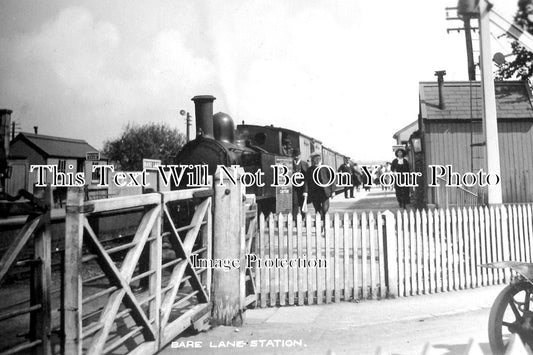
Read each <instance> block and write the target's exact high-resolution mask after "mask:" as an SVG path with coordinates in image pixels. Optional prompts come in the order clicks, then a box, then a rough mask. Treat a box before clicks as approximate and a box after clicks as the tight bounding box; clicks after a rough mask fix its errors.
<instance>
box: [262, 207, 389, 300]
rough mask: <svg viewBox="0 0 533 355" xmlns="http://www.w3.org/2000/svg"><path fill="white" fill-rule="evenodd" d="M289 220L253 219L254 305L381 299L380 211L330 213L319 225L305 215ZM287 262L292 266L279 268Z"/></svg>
mask: <svg viewBox="0 0 533 355" xmlns="http://www.w3.org/2000/svg"><path fill="white" fill-rule="evenodd" d="M289 217H290V218H287V215H282V214H279V215H271V216H270V217H269V218H268V219H265V217H264V216H263V215H261V216H260V217H259V235H258V241H257V245H256V255H257V258H258V262H256V263H255V268H256V272H255V275H256V284H257V285H258V286H259V290H258V296H259V297H258V298H259V302H258V304H259V306H261V307H266V306H275V305H281V306H284V305H294V304H298V305H303V304H321V303H330V302H339V301H350V300H358V299H361V298H378V297H380V298H381V297H385V295H386V294H387V287H386V282H385V277H386V270H385V267H386V262H385V255H384V250H385V247H384V245H383V241H384V232H383V231H384V230H383V227H384V223H383V220H384V219H383V218H384V215H383V214H382V213H377V214H374V213H368V214H367V213H364V212H363V213H362V214H357V213H354V214H344V216H343V217H342V218H341V217H340V216H339V215H338V214H335V215H334V216H333V219H331V216H330V215H329V214H328V215H326V218H325V223H324V226H322V224H323V223H322V221H321V220H320V215H310V214H307V215H306V217H305V219H304V220H302V218H301V216H300V215H298V216H297V218H296V221H294V220H293V218H292V216H291V215H289ZM354 251H355V252H354ZM259 260H260V262H259ZM276 262H277V263H278V267H276V265H275V263H276ZM290 262H292V264H293V265H292V267H291V266H290V265H286V266H283V265H282V264H280V263H287V264H288V263H290ZM270 263H274V267H269V266H270Z"/></svg>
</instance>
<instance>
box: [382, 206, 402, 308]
mask: <svg viewBox="0 0 533 355" xmlns="http://www.w3.org/2000/svg"><path fill="white" fill-rule="evenodd" d="M382 215H383V216H385V252H386V263H387V264H386V266H387V267H386V270H387V271H386V283H387V288H388V294H389V297H392V298H396V297H398V260H397V257H396V256H397V252H398V245H397V242H398V236H397V235H396V221H395V219H394V214H393V213H392V212H391V211H385V212H383V214H382Z"/></svg>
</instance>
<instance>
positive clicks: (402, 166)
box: [391, 149, 411, 208]
mask: <svg viewBox="0 0 533 355" xmlns="http://www.w3.org/2000/svg"><path fill="white" fill-rule="evenodd" d="M395 155H396V159H394V160H393V161H392V164H391V171H392V172H395V173H408V172H409V171H410V169H409V162H408V161H407V159H405V158H404V157H405V155H406V153H405V150H403V149H398V150H396V152H395ZM398 180H402V179H400V178H399V177H396V179H395V183H394V190H396V199H397V200H398V204H399V205H400V208H407V205H408V204H410V203H411V198H410V193H411V191H410V189H409V187H405V186H399V185H398Z"/></svg>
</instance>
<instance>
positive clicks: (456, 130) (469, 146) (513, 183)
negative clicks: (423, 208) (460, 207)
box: [416, 81, 533, 205]
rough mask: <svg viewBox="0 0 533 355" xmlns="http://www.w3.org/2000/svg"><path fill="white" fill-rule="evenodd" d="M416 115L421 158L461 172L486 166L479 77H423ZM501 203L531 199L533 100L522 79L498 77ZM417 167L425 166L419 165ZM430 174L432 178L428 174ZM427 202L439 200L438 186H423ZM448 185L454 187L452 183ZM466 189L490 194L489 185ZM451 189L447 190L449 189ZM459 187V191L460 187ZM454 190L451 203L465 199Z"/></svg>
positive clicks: (532, 188) (432, 163)
mask: <svg viewBox="0 0 533 355" xmlns="http://www.w3.org/2000/svg"><path fill="white" fill-rule="evenodd" d="M419 89H420V91H419V94H420V99H419V102H420V112H419V117H418V126H419V131H418V132H417V133H416V134H417V135H418V136H419V137H420V138H421V141H422V142H421V143H422V152H420V154H421V155H422V156H423V162H424V165H425V167H426V172H428V173H429V171H428V170H427V167H428V166H429V165H437V164H439V165H447V164H451V165H452V167H453V170H454V171H456V172H459V173H461V174H462V173H465V172H477V171H479V170H480V169H483V170H484V171H487V168H486V162H485V144H491V142H485V141H484V136H483V127H482V124H481V118H482V91H481V87H480V83H479V82H475V81H472V82H469V81H467V82H444V83H442V84H441V85H440V87H439V85H438V83H436V82H421V83H420V87H419ZM495 90H496V105H497V115H498V137H499V149H500V165H501V184H502V191H503V202H504V203H511V202H532V201H533V130H532V126H533V102H532V96H531V91H530V88H529V87H528V84H527V83H526V82H522V81H497V82H495ZM417 170H422V171H423V169H420V167H418V169H417ZM426 177H430V176H429V175H427V176H426ZM425 189H426V191H425V194H426V201H427V203H429V204H437V202H438V201H437V200H438V199H439V196H438V194H439V190H442V189H439V188H428V187H427V186H426V187H425ZM447 189H448V190H449V189H453V188H450V187H448V188H447ZM466 190H469V191H472V193H475V194H478V195H479V197H480V198H482V197H483V196H485V195H486V188H485V189H479V188H468V189H466ZM448 192H449V191H448ZM457 192H460V191H457ZM456 195H457V194H454V193H452V194H450V198H451V199H452V200H450V201H449V202H450V203H449V204H451V205H453V204H461V203H459V201H453V199H458V198H457V197H453V196H456ZM485 201H486V199H485Z"/></svg>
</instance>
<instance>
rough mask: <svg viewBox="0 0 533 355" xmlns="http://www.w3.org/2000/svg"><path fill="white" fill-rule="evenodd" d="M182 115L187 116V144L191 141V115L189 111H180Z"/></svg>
mask: <svg viewBox="0 0 533 355" xmlns="http://www.w3.org/2000/svg"><path fill="white" fill-rule="evenodd" d="M180 115H182V116H185V123H186V125H187V142H189V141H190V140H191V125H192V120H191V114H190V113H189V112H188V111H185V110H180Z"/></svg>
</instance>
